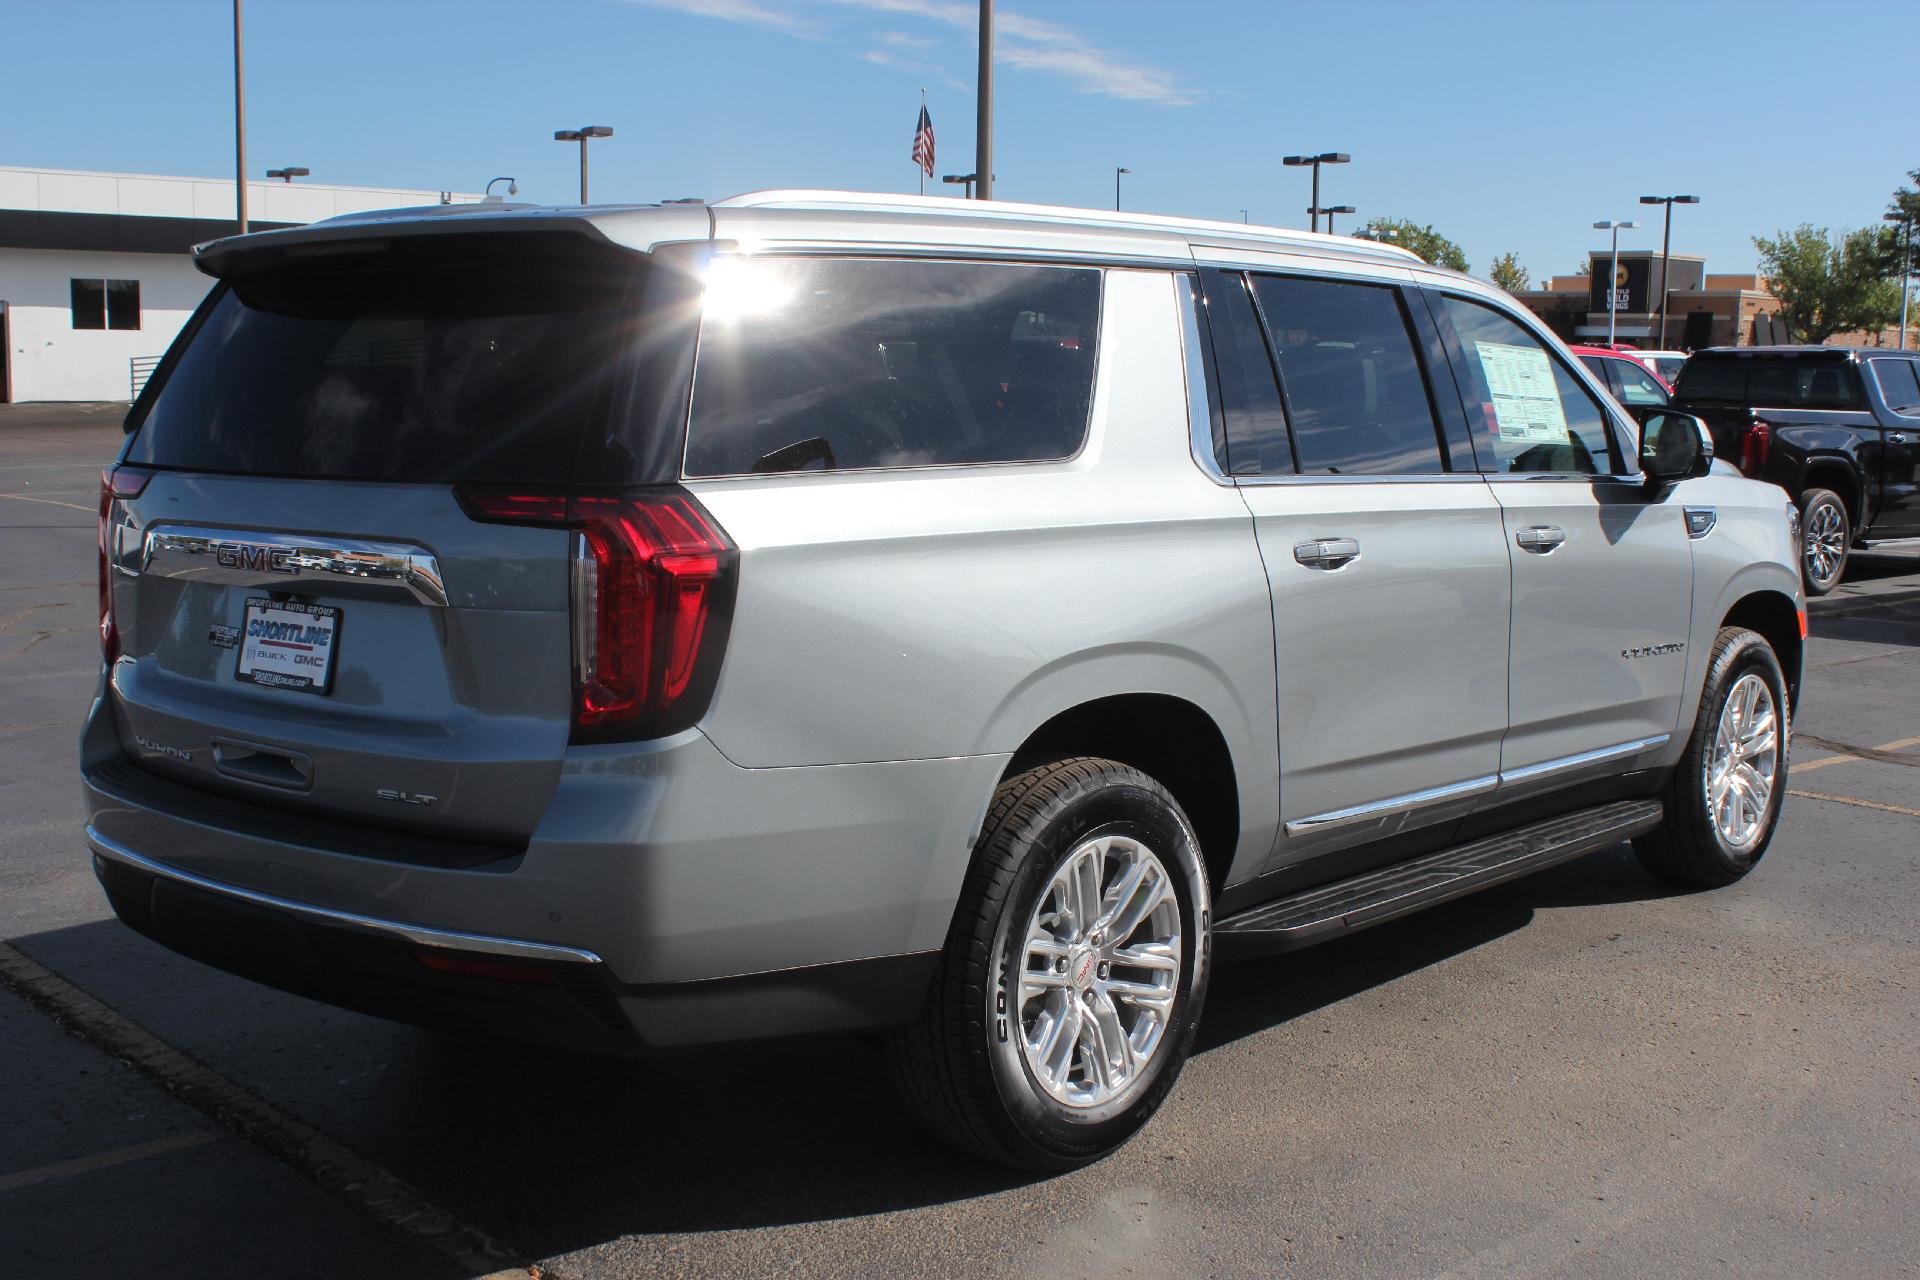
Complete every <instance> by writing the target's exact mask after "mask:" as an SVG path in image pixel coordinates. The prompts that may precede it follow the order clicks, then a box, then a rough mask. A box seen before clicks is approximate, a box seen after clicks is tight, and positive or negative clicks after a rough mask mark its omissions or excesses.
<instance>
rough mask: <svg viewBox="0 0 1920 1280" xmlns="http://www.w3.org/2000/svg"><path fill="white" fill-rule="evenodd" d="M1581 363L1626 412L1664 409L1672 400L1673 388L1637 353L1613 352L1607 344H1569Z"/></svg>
mask: <svg viewBox="0 0 1920 1280" xmlns="http://www.w3.org/2000/svg"><path fill="white" fill-rule="evenodd" d="M1568 350H1570V351H1572V352H1573V354H1575V355H1576V356H1579V357H1580V363H1581V364H1584V365H1585V366H1587V368H1588V369H1590V370H1592V371H1593V375H1594V377H1596V378H1599V379H1600V380H1601V382H1603V383H1605V384H1606V388H1607V390H1608V391H1611V392H1612V393H1613V398H1614V399H1616V400H1618V401H1619V402H1620V403H1621V404H1623V405H1625V406H1626V407H1627V409H1628V411H1629V412H1638V411H1640V410H1642V409H1643V408H1655V409H1664V408H1666V407H1667V406H1668V405H1669V404H1671V403H1672V402H1673V388H1672V387H1670V386H1668V385H1667V383H1666V381H1665V380H1664V379H1662V378H1661V377H1660V376H1659V375H1658V374H1656V373H1654V372H1653V371H1652V370H1651V369H1650V368H1648V367H1647V366H1646V365H1645V364H1642V363H1641V362H1640V359H1639V356H1638V354H1637V353H1636V354H1635V355H1627V354H1626V353H1625V352H1620V351H1612V350H1609V349H1607V348H1606V347H1569V348H1568Z"/></svg>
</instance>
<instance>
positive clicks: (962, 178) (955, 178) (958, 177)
mask: <svg viewBox="0 0 1920 1280" xmlns="http://www.w3.org/2000/svg"><path fill="white" fill-rule="evenodd" d="M940 181H942V182H951V183H953V184H954V185H955V186H959V185H961V184H962V183H965V184H966V188H967V191H966V198H967V199H969V200H971V199H973V175H972V174H970V173H947V174H942V175H941V177H940Z"/></svg>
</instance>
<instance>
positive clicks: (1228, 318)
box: [1207, 271, 1293, 476]
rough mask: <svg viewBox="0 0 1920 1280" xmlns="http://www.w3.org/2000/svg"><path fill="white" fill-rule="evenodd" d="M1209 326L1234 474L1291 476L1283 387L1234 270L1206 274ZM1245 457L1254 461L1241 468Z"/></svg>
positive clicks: (1244, 285) (1242, 280) (1242, 279)
mask: <svg viewBox="0 0 1920 1280" xmlns="http://www.w3.org/2000/svg"><path fill="white" fill-rule="evenodd" d="M1207 321H1208V324H1209V326H1210V327H1211V328H1212V331H1213V340H1214V341H1213V347H1214V355H1215V358H1216V359H1217V360H1218V361H1219V365H1220V405H1221V408H1222V409H1223V410H1224V411H1225V414H1226V419H1227V439H1228V441H1230V444H1229V446H1228V447H1229V448H1230V449H1231V450H1233V461H1234V469H1235V470H1236V471H1240V472H1242V473H1245V474H1252V475H1270V476H1271V475H1291V474H1293V446H1292V445H1291V444H1290V443H1289V442H1288V440H1287V415H1286V412H1285V411H1284V410H1283V409H1282V408H1281V407H1280V384H1279V383H1278V382H1276V381H1274V373H1273V360H1272V358H1271V357H1270V356H1269V355H1268V353H1267V339H1266V337H1265V335H1263V334H1262V333H1261V332H1260V318H1259V316H1258V315H1256V314H1255V313H1254V310H1253V299H1252V298H1251V297H1250V296H1249V295H1248V293H1247V282H1246V278H1245V277H1244V276H1242V275H1240V274H1239V273H1237V272H1230V271H1214V272H1209V273H1208V278H1207ZM1245 452H1251V454H1252V457H1251V459H1250V460H1248V461H1247V462H1246V463H1245V464H1244V465H1242V463H1241V456H1242V454H1243V453H1245Z"/></svg>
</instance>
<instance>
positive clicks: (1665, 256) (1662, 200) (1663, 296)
mask: <svg viewBox="0 0 1920 1280" xmlns="http://www.w3.org/2000/svg"><path fill="white" fill-rule="evenodd" d="M1640 203H1641V204H1663V205H1665V206H1667V229H1666V232H1665V234H1663V235H1662V236H1661V237H1660V349H1661V350H1662V351H1665V350H1668V349H1669V348H1670V345H1671V344H1669V343H1668V342H1667V295H1668V294H1669V293H1672V292H1673V288H1672V286H1671V285H1670V284H1669V283H1668V280H1667V267H1668V260H1669V258H1670V257H1671V255H1672V251H1673V206H1675V205H1677V204H1699V203H1700V197H1699V196H1641V197H1640Z"/></svg>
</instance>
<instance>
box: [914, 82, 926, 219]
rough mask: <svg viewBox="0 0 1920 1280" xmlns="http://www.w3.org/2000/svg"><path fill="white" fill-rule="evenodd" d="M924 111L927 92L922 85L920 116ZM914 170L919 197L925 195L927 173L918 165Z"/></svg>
mask: <svg viewBox="0 0 1920 1280" xmlns="http://www.w3.org/2000/svg"><path fill="white" fill-rule="evenodd" d="M926 110H927V90H926V86H924V85H922V86H921V88H920V112H921V114H922V115H924V114H926ZM914 168H915V169H916V170H917V171H918V172H919V174H920V194H921V195H925V194H927V171H926V170H925V169H922V168H920V166H919V165H915V166H914Z"/></svg>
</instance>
